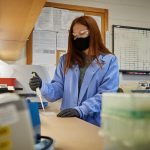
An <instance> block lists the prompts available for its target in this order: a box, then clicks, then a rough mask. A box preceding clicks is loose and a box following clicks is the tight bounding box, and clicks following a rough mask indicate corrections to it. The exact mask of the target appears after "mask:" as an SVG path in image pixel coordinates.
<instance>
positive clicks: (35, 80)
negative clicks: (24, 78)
mask: <svg viewBox="0 0 150 150" xmlns="http://www.w3.org/2000/svg"><path fill="white" fill-rule="evenodd" d="M33 73H35V76H34V77H32V78H31V79H30V81H29V85H30V88H31V89H32V90H33V91H36V88H41V87H42V80H41V78H40V77H39V76H38V74H37V73H36V72H33Z"/></svg>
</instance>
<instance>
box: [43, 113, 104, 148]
mask: <svg viewBox="0 0 150 150" xmlns="http://www.w3.org/2000/svg"><path fill="white" fill-rule="evenodd" d="M40 118H41V134H42V135H44V136H50V137H52V138H53V139H54V141H55V146H54V147H55V150H103V139H102V137H100V136H99V135H98V132H99V130H100V128H99V127H97V126H94V125H92V124H90V123H87V122H85V121H83V120H81V119H78V118H75V117H72V118H58V117H56V115H55V114H47V115H45V114H44V113H42V112H41V113H40Z"/></svg>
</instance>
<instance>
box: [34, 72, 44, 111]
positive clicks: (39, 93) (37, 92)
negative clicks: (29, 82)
mask: <svg viewBox="0 0 150 150" xmlns="http://www.w3.org/2000/svg"><path fill="white" fill-rule="evenodd" d="M32 75H33V77H35V76H36V72H32ZM36 94H37V96H38V97H39V99H40V102H41V106H42V109H43V110H44V111H45V109H44V105H43V100H42V94H41V91H40V88H39V87H37V88H36Z"/></svg>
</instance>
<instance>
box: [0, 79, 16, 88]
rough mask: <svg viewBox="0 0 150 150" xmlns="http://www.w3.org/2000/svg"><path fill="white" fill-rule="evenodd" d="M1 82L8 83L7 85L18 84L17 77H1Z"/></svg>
mask: <svg viewBox="0 0 150 150" xmlns="http://www.w3.org/2000/svg"><path fill="white" fill-rule="evenodd" d="M0 84H7V86H16V78H0Z"/></svg>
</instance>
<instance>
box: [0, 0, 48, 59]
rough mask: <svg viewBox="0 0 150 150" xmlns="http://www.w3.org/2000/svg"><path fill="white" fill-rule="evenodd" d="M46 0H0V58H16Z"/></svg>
mask: <svg viewBox="0 0 150 150" xmlns="http://www.w3.org/2000/svg"><path fill="white" fill-rule="evenodd" d="M45 1H46V0H0V60H17V59H18V57H19V56H20V54H21V49H22V48H23V47H24V46H25V43H26V41H27V39H28V37H29V35H30V33H31V31H32V29H33V27H34V24H35V22H36V20H37V18H38V16H39V14H40V12H41V9H42V7H43V6H44V4H45Z"/></svg>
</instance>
